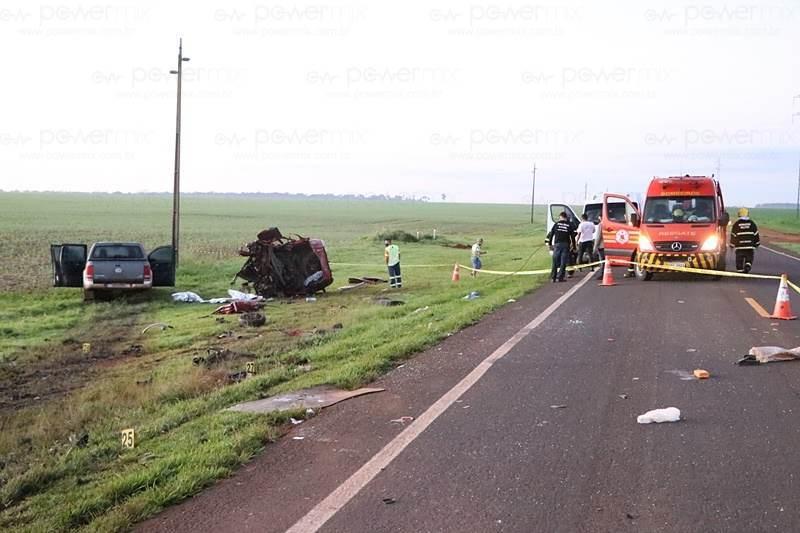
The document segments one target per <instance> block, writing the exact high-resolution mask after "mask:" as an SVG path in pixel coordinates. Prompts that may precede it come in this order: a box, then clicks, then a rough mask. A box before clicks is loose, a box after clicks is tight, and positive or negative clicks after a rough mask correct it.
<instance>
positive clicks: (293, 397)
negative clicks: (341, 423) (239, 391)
mask: <svg viewBox="0 0 800 533" xmlns="http://www.w3.org/2000/svg"><path fill="white" fill-rule="evenodd" d="M383 391H384V389H377V388H366V387H365V388H361V389H356V390H352V391H348V390H341V389H335V388H333V387H327V386H321V387H312V388H310V389H304V390H299V391H295V392H290V393H286V394H282V395H280V396H272V397H270V398H264V399H263V400H255V401H252V402H244V403H238V404H236V405H233V406H231V407H228V408H227V409H226V411H238V412H241V413H270V412H273V411H288V410H290V409H302V408H305V409H311V408H315V409H321V408H323V407H329V406H331V405H333V404H336V403H339V402H341V401H344V400H348V399H350V398H355V397H356V396H362V395H364V394H372V393H374V392H383Z"/></svg>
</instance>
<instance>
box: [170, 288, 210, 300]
mask: <svg viewBox="0 0 800 533" xmlns="http://www.w3.org/2000/svg"><path fill="white" fill-rule="evenodd" d="M172 300H173V301H175V302H184V303H204V302H205V300H204V299H203V298H202V297H201V296H200V295H199V294H197V293H196V292H192V291H183V292H175V293H173V294H172Z"/></svg>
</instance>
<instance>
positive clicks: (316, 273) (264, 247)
mask: <svg viewBox="0 0 800 533" xmlns="http://www.w3.org/2000/svg"><path fill="white" fill-rule="evenodd" d="M239 255H242V256H244V257H247V261H245V263H244V265H243V266H242V268H241V270H239V272H237V273H236V276H234V281H235V280H236V278H237V277H239V278H242V279H244V280H246V281H248V282H250V283H252V284H253V288H254V289H255V292H256V294H259V295H261V296H264V297H271V296H281V295H282V296H289V297H291V296H303V295H311V294H314V293H316V292H319V291H323V290H325V287H327V286H329V285H330V284H331V283H333V274H332V273H331V270H330V265H329V264H328V255H327V252H326V251H325V244H324V243H323V242H322V241H321V240H319V239H309V238H307V237H301V236H299V235H297V236H296V238H294V239H289V238H286V237H284V236H283V235H282V234H281V232H280V230H279V229H278V228H274V227H273V228H270V229H268V230H264V231H262V232H261V233H259V234H258V240H255V241H253V242H251V243H250V244H248V245H247V246H245V247H244V248H242V249H241V250H239Z"/></svg>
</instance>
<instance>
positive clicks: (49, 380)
mask: <svg viewBox="0 0 800 533" xmlns="http://www.w3.org/2000/svg"><path fill="white" fill-rule="evenodd" d="M133 330H134V328H133V325H131V326H130V327H117V328H113V329H111V330H106V335H104V337H103V338H102V339H99V338H98V339H87V340H86V341H85V342H88V343H90V344H91V348H90V350H89V352H88V353H84V352H83V342H79V341H77V340H75V339H72V338H68V339H65V340H64V341H62V342H61V343H59V344H49V345H46V346H42V347H37V348H36V349H35V351H34V352H33V353H26V356H25V359H24V360H23V361H21V362H17V361H9V362H5V363H2V364H0V414H2V413H5V412H8V411H13V410H17V409H21V408H24V407H29V406H31V405H36V404H40V403H44V402H45V401H48V400H52V399H54V398H58V397H61V396H64V395H66V394H68V393H69V392H71V391H73V390H75V389H79V388H81V387H83V386H84V385H86V384H88V383H90V382H91V381H92V380H94V379H95V378H96V376H97V374H98V373H100V372H102V371H103V370H104V369H105V368H108V367H109V366H112V365H115V364H119V363H122V362H124V361H126V360H128V359H130V358H132V357H138V356H139V355H141V351H140V350H133V351H131V350H130V347H131V344H130V342H129V340H128V339H127V338H126V335H130V332H131V331H133Z"/></svg>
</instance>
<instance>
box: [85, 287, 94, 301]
mask: <svg viewBox="0 0 800 533" xmlns="http://www.w3.org/2000/svg"><path fill="white" fill-rule="evenodd" d="M94 299H95V294H94V291H93V290H91V289H83V301H84V302H93V301H94Z"/></svg>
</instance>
